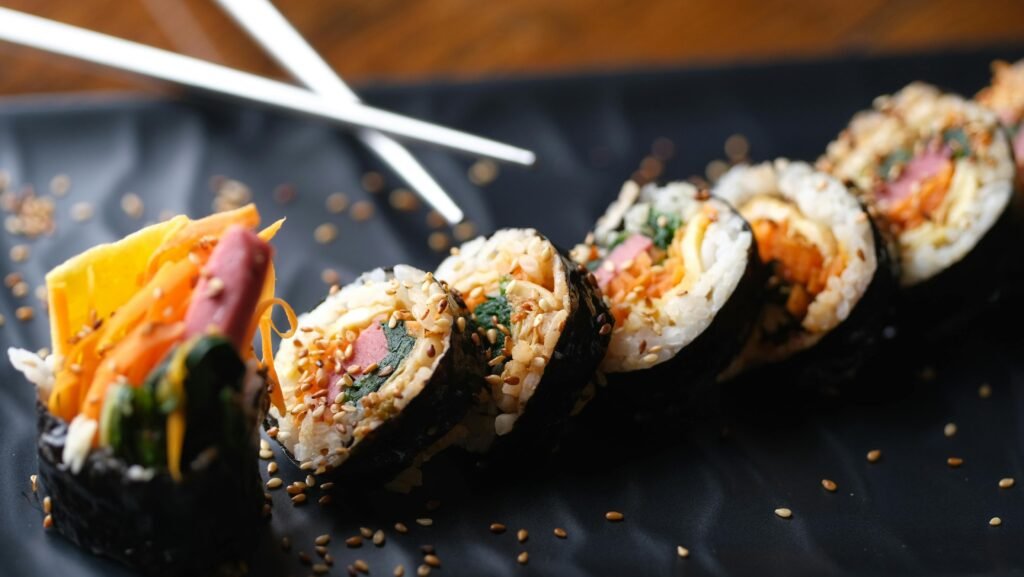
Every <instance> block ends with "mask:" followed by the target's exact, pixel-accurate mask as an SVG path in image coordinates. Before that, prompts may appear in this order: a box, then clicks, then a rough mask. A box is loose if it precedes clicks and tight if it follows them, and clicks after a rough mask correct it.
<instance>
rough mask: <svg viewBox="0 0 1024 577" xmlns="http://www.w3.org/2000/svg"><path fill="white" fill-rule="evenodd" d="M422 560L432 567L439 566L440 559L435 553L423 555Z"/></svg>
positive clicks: (438, 567)
mask: <svg viewBox="0 0 1024 577" xmlns="http://www.w3.org/2000/svg"><path fill="white" fill-rule="evenodd" d="M423 562H424V563H426V564H427V565H430V566H431V567H433V568H434V569H440V568H441V559H439V558H438V556H437V555H433V554H427V555H425V556H424V557H423Z"/></svg>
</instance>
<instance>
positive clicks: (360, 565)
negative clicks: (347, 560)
mask: <svg viewBox="0 0 1024 577" xmlns="http://www.w3.org/2000/svg"><path fill="white" fill-rule="evenodd" d="M352 566H353V567H355V568H356V571H359V572H360V573H369V572H370V566H369V565H367V564H366V561H363V560H362V559H356V560H355V562H354V563H352Z"/></svg>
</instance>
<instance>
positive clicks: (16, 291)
mask: <svg viewBox="0 0 1024 577" xmlns="http://www.w3.org/2000/svg"><path fill="white" fill-rule="evenodd" d="M11 294H12V295H14V296H15V297H17V298H19V299H20V298H23V297H24V296H25V295H27V294H28V283H27V282H25V281H22V282H20V283H18V284H16V285H14V286H13V287H11Z"/></svg>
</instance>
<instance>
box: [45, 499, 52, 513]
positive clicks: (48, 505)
mask: <svg viewBox="0 0 1024 577" xmlns="http://www.w3.org/2000/svg"><path fill="white" fill-rule="evenodd" d="M52 512H53V499H51V498H50V497H49V496H46V497H43V513H46V514H50V513H52Z"/></svg>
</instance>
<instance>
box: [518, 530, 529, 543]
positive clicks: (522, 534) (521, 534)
mask: <svg viewBox="0 0 1024 577" xmlns="http://www.w3.org/2000/svg"><path fill="white" fill-rule="evenodd" d="M529 538H530V533H529V532H528V531H527V530H526V529H520V530H518V531H516V539H517V540H518V541H519V542H520V543H526V540H527V539H529Z"/></svg>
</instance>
